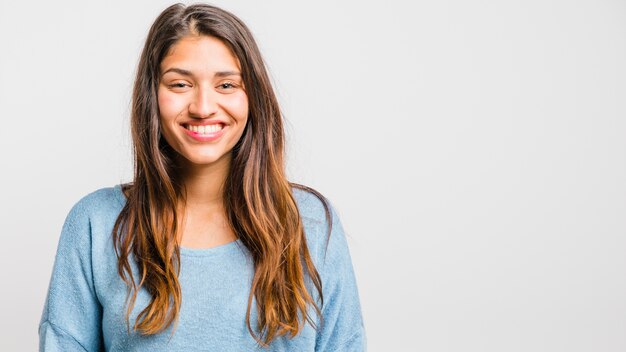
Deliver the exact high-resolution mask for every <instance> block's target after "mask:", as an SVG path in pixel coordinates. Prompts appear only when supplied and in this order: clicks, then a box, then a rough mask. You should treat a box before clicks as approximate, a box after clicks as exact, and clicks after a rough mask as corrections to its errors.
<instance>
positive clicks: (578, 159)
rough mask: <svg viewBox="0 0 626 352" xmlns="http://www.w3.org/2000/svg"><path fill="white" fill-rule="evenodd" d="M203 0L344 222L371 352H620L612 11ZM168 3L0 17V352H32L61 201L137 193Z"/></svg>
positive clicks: (625, 254)
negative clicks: (143, 119) (141, 107)
mask: <svg viewBox="0 0 626 352" xmlns="http://www.w3.org/2000/svg"><path fill="white" fill-rule="evenodd" d="M213 3H214V4H216V5H220V6H222V7H224V8H225V9H228V10H230V11H233V12H234V13H235V14H237V15H238V16H239V17H241V18H242V19H243V20H244V21H245V22H246V23H247V24H248V25H249V27H250V28H251V30H252V31H253V33H254V34H255V36H256V38H257V40H258V43H259V45H260V47H261V50H262V52H263V54H264V57H265V59H266V61H267V64H268V67H269V70H270V72H271V75H272V78H273V80H274V83H275V88H276V90H277V92H278V95H279V98H280V102H281V104H282V107H283V109H284V113H285V117H286V119H287V134H288V141H289V144H288V147H289V154H288V161H289V164H288V170H289V175H290V177H291V179H292V180H293V181H297V182H301V183H305V184H307V185H310V186H313V187H315V188H317V189H318V190H320V191H321V192H322V193H324V194H325V195H326V196H328V197H329V198H330V199H331V201H332V202H333V204H334V205H335V206H336V208H337V209H338V211H339V214H340V216H341V218H342V221H343V223H344V227H345V229H346V231H347V234H348V236H349V244H350V249H351V253H352V257H353V264H354V268H355V271H356V274H357V279H358V285H359V289H360V296H361V304H362V307H363V314H364V318H365V323H366V329H367V335H368V341H369V347H370V351H494V352H495V351H550V352H554V351H568V352H572V351H604V352H611V351H615V352H617V351H622V352H623V351H626V217H625V215H626V138H625V137H626V134H625V133H626V65H625V63H626V2H624V1H618V0H614V1H611V0H580V1H571V0H523V1H522V0H519V1H495V0H494V1H486V0H483V1H478V0H477V1H466V0H448V1H400V0H395V1H376V2H374V1H315V2H312V1H311V2H296V1H286V0H284V1H214V2H213ZM169 4H170V2H169V1H162V0H159V1H154V0H150V1H148V0H142V1H106V2H105V1H97V2H87V1H74V2H70V1H50V2H44V1H38V2H34V1H24V2H21V1H10V2H9V1H5V0H2V2H0V48H1V49H0V50H1V55H0V113H1V114H2V117H1V126H0V143H1V144H0V147H1V148H0V153H1V154H0V158H1V161H2V172H1V173H0V177H1V178H0V181H1V183H2V185H3V191H2V202H1V204H0V207H1V209H0V210H1V211H0V214H1V218H0V228H1V229H2V233H1V236H2V246H0V265H1V267H2V270H0V282H2V289H1V290H0V298H1V299H0V301H1V302H2V304H3V307H2V309H1V311H2V319H0V334H1V336H0V350H2V351H32V350H35V349H36V348H37V347H36V346H37V339H38V337H37V325H38V323H39V319H40V316H41V311H42V309H43V304H44V299H45V295H46V290H47V286H48V282H49V278H50V274H51V270H52V264H53V260H54V255H55V251H56V245H57V241H58V237H59V234H60V230H61V226H62V223H63V221H64V219H65V216H66V215H67V212H68V211H69V209H70V207H71V206H72V205H73V204H74V203H75V202H77V201H78V200H79V199H80V198H81V197H82V196H84V195H86V194H87V193H90V192H92V191H94V190H96V189H98V188H101V187H109V186H113V185H115V184H117V183H120V182H126V181H129V180H130V178H131V175H132V163H131V160H132V159H131V154H130V147H131V146H130V138H129V132H128V120H129V104H130V90H131V87H132V81H133V77H134V70H135V66H136V64H137V61H138V56H139V53H140V49H141V46H142V45H143V41H144V39H145V36H146V34H147V31H148V28H149V26H150V24H151V23H152V21H153V20H154V18H155V17H156V16H157V15H158V13H159V12H160V11H161V10H163V9H164V8H165V7H166V6H167V5H169Z"/></svg>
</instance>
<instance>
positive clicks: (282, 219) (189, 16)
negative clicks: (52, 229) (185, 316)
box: [113, 4, 331, 346]
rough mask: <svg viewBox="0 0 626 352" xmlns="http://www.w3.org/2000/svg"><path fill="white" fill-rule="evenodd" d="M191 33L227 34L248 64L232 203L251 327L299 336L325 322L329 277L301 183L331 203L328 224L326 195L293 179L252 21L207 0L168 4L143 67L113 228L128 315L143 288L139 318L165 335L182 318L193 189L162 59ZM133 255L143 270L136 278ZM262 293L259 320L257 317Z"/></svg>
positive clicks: (259, 332)
mask: <svg viewBox="0 0 626 352" xmlns="http://www.w3.org/2000/svg"><path fill="white" fill-rule="evenodd" d="M189 34H193V35H207V36H212V37H215V38H217V39H220V40H221V41H222V42H223V43H224V44H225V45H226V46H227V47H229V48H230V49H231V51H232V52H233V54H234V55H235V57H237V59H238V60H239V62H240V64H241V67H242V79H243V82H244V86H245V87H246V93H247V95H248V100H249V101H248V104H249V116H248V122H247V125H246V128H245V131H244V133H243V135H242V137H241V139H240V140H239V141H238V143H237V144H236V145H235V147H234V148H233V150H232V151H231V153H232V161H231V168H230V172H229V175H228V177H227V180H226V182H225V186H224V194H223V202H224V207H225V210H226V213H227V214H226V215H227V218H228V220H229V223H230V226H231V227H232V229H233V231H234V232H235V234H236V235H237V236H238V237H239V238H240V239H241V242H242V243H243V244H244V245H245V246H246V248H247V249H248V250H249V252H250V253H251V256H252V259H253V263H254V276H253V280H252V283H251V285H252V288H251V291H250V296H249V299H248V307H247V312H246V323H247V326H248V330H249V331H250V334H251V335H252V336H253V337H254V338H255V339H256V340H257V341H258V342H259V343H260V344H261V345H265V346H266V345H269V343H270V342H271V341H272V340H273V339H274V338H275V337H277V336H282V335H288V336H290V337H293V336H295V335H296V334H297V333H298V332H299V331H300V330H301V329H302V328H303V326H304V324H305V323H306V322H308V323H309V324H311V325H312V326H313V327H316V324H315V323H314V320H313V317H312V316H311V313H310V312H309V311H308V310H307V307H309V306H311V307H313V308H314V311H315V314H317V316H318V317H319V318H320V321H321V310H320V309H321V306H322V305H323V297H322V282H321V278H320V276H319V274H318V272H317V270H316V269H315V266H314V265H313V261H312V260H311V256H310V255H309V251H308V249H307V244H306V240H305V234H304V228H303V224H302V220H301V218H300V214H299V212H298V208H297V205H296V201H295V199H294V196H293V194H292V187H295V188H300V189H304V190H306V191H309V192H312V193H313V194H315V195H316V196H317V197H318V198H319V199H320V200H321V201H322V204H323V205H324V208H325V211H326V219H327V223H328V224H329V226H330V223H331V222H330V213H329V208H328V205H327V202H326V200H325V199H324V197H322V196H321V195H320V194H319V193H317V192H315V191H314V190H312V189H310V188H308V187H305V186H301V185H296V184H292V183H290V182H289V181H287V178H286V175H285V168H284V132H283V126H282V115H281V112H280V109H279V107H278V102H277V100H276V96H275V94H274V91H273V89H272V86H271V83H270V80H269V78H268V75H267V72H266V69H265V65H264V63H263V59H262V57H261V54H260V52H259V49H258V47H257V45H256V43H255V41H254V39H253V37H252V34H251V33H250V31H249V29H248V28H247V27H246V26H245V24H244V23H243V22H242V21H241V20H239V19H238V18H237V17H235V16H234V15H233V14H231V13H229V12H226V11H224V10H221V9H219V8H216V7H213V6H209V5H204V4H197V5H191V6H188V7H186V6H184V5H182V4H176V5H172V6H170V7H168V8H167V9H165V10H164V11H163V12H162V13H161V14H160V15H159V16H158V18H157V19H156V20H155V22H154V24H153V25H152V27H151V29H150V32H149V34H148V38H147V40H146V43H145V46H144V48H143V52H142V54H141V59H140V62H139V66H138V69H137V76H136V80H135V86H134V90H133V97H132V112H131V134H132V139H133V151H134V167H135V171H134V181H133V183H132V184H127V185H124V193H125V194H126V197H127V202H126V205H125V206H124V208H123V209H122V211H121V213H120V215H119V217H118V218H117V221H116V223H115V227H114V229H113V243H114V247H115V251H116V255H117V258H118V272H119V275H120V276H121V278H122V279H123V280H124V281H125V282H126V284H127V285H128V289H129V299H128V307H127V310H126V319H127V322H129V317H130V313H131V311H132V309H133V307H134V305H135V301H136V298H137V292H138V290H140V289H141V288H145V289H146V290H147V292H149V293H150V295H151V300H150V302H149V304H148V306H147V307H145V309H143V310H142V311H141V312H140V313H139V315H138V316H137V319H136V322H135V324H134V326H133V328H134V329H135V330H138V331H139V332H140V333H142V334H146V335H149V334H157V333H159V332H162V331H163V330H164V329H166V328H167V327H168V326H170V325H171V324H172V323H174V325H175V322H176V321H177V318H178V314H179V311H180V305H181V299H182V297H181V288H180V283H179V281H178V274H179V272H180V249H179V246H178V243H177V240H176V234H177V232H178V230H179V228H178V226H177V224H178V219H179V217H180V216H181V215H180V214H179V213H178V211H180V210H178V209H177V204H178V203H179V201H181V200H182V201H183V203H184V200H185V190H184V185H183V183H182V181H181V179H180V174H181V173H180V166H179V165H177V163H176V159H177V158H176V152H175V151H174V150H173V149H172V148H171V147H170V146H169V145H168V144H167V142H166V141H165V140H164V138H163V137H162V136H161V134H160V122H159V110H158V101H157V89H158V85H159V79H160V63H161V61H162V59H163V58H164V57H165V55H166V54H167V53H168V50H169V49H170V48H171V46H172V45H174V44H175V43H176V42H177V41H178V40H179V39H181V38H182V37H184V36H185V35H189ZM329 231H330V228H329ZM329 233H330V232H329ZM133 262H134V265H136V268H137V269H138V270H137V275H138V276H139V277H138V278H135V277H134V276H133V270H132V267H133V265H131V264H132V263H133ZM307 280H310V282H312V283H313V285H314V287H315V290H317V293H318V297H319V301H317V300H315V299H314V298H313V295H312V293H311V292H309V291H308V289H307V287H306V286H305V282H307ZM253 298H255V300H256V308H257V311H258V319H257V321H258V326H257V327H252V326H251V323H250V314H251V308H252V302H253ZM129 328H130V326H129Z"/></svg>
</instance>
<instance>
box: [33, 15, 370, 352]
mask: <svg viewBox="0 0 626 352" xmlns="http://www.w3.org/2000/svg"><path fill="white" fill-rule="evenodd" d="M281 118H282V116H281V113H280V110H279V107H278V104H277V101H276V97H275V95H274V92H273V90H272V87H271V85H270V81H269V79H268V75H267V72H266V69H265V67H264V64H263V60H262V58H261V55H260V53H259V50H258V48H257V45H256V44H255V42H254V39H253V37H252V35H251V33H250V31H249V30H248V28H247V27H246V26H245V25H244V24H243V23H242V22H241V21H240V20H239V19H238V18H237V17H235V16H234V15H232V14H230V13H228V12H226V11H223V10H221V9H219V8H216V7H212V6H208V5H193V6H188V7H186V6H183V5H180V4H179V5H173V6H171V7H169V8H167V9H166V10H165V11H164V12H163V13H161V15H159V17H158V18H157V19H156V21H155V22H154V24H153V25H152V28H151V29H150V33H149V34H148V38H147V40H146V44H145V47H144V49H143V52H142V55H141V60H140V63H139V67H138V70H137V77H136V81H135V86H134V91H133V103H132V117H131V124H132V126H131V129H132V137H133V144H134V156H135V173H134V180H133V182H132V183H130V184H125V185H117V186H115V187H112V188H104V189H100V190H98V191H96V192H94V193H91V194H89V195H87V196H86V197H84V198H83V199H81V200H80V201H79V202H78V203H77V204H76V205H75V206H74V207H73V208H72V210H71V211H70V213H69V215H68V217H67V219H66V222H65V225H64V227H63V230H62V234H61V239H60V242H59V247H58V251H57V256H56V261H55V265H54V270H53V274H52V279H51V282H50V288H49V292H48V297H47V300H46V305H45V308H44V312H43V317H42V321H41V324H40V327H39V336H40V350H42V351H101V350H106V351H251V350H270V351H362V350H365V332H364V328H363V321H362V316H361V311H360V305H359V298H358V293H357V287H356V282H355V278H354V273H353V269H352V264H351V261H350V255H349V252H348V246H347V243H346V239H345V236H344V234H343V231H342V228H341V224H340V222H339V220H338V218H337V216H336V214H335V213H334V211H333V209H332V208H331V207H330V205H329V204H328V202H327V201H326V200H325V199H324V197H322V196H321V195H320V194H319V193H317V192H315V191H314V190H312V189H310V188H307V187H305V186H301V185H296V184H292V183H290V182H288V181H287V179H286V177H285V171H284V150H283V149H284V147H283V144H284V136H283V128H282V121H281Z"/></svg>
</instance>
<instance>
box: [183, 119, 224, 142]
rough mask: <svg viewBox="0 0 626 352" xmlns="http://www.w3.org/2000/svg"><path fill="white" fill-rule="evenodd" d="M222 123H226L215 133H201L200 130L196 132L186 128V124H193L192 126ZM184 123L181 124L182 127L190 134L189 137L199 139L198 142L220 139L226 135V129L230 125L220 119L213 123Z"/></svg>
mask: <svg viewBox="0 0 626 352" xmlns="http://www.w3.org/2000/svg"><path fill="white" fill-rule="evenodd" d="M219 123H221V124H222V125H224V127H223V128H222V129H221V130H219V131H217V132H213V133H204V134H200V133H198V132H194V131H190V130H188V129H186V128H185V126H184V125H192V126H208V125H216V124H219ZM184 125H181V126H180V128H182V129H183V131H184V132H185V134H186V135H188V136H189V137H191V138H193V139H194V140H196V141H198V142H213V141H216V140H218V139H220V137H222V135H224V131H226V129H227V128H228V125H226V124H224V123H222V122H220V121H215V122H212V123H202V124H195V123H185V124H184Z"/></svg>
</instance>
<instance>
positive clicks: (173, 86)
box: [168, 82, 189, 88]
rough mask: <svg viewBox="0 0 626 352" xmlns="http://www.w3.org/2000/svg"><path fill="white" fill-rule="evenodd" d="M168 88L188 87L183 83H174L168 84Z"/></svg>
mask: <svg viewBox="0 0 626 352" xmlns="http://www.w3.org/2000/svg"><path fill="white" fill-rule="evenodd" d="M168 87H170V88H186V87H189V84H187V83H184V82H175V83H172V84H169V85H168Z"/></svg>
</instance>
